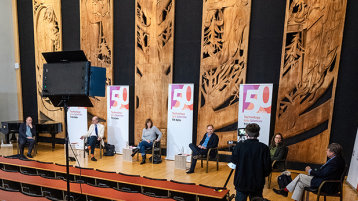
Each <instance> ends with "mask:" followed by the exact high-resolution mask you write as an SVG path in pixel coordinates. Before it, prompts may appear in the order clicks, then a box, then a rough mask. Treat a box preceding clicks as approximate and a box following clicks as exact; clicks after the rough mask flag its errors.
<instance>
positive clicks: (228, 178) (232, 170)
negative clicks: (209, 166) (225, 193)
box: [224, 169, 234, 188]
mask: <svg viewBox="0 0 358 201" xmlns="http://www.w3.org/2000/svg"><path fill="white" fill-rule="evenodd" d="M233 172H234V169H231V171H230V174H229V176H228V177H227V179H226V182H225V184H224V188H226V185H227V183H229V180H230V177H231V175H232V173H233Z"/></svg>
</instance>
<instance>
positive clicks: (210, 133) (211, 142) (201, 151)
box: [186, 124, 219, 174]
mask: <svg viewBox="0 0 358 201" xmlns="http://www.w3.org/2000/svg"><path fill="white" fill-rule="evenodd" d="M218 143H219V137H218V136H217V135H216V134H215V133H214V126H213V125H211V124H209V125H207V126H206V133H205V135H204V136H203V139H202V140H201V141H200V144H199V145H198V146H196V145H195V144H193V143H190V144H189V147H190V149H191V150H192V151H193V156H192V159H191V165H190V169H189V171H188V172H186V173H187V174H191V173H194V169H195V165H196V161H197V159H198V158H200V157H201V156H203V155H206V154H207V153H208V150H209V149H210V148H216V147H218ZM216 154H217V153H216V152H210V157H215V155H216Z"/></svg>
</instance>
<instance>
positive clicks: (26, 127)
mask: <svg viewBox="0 0 358 201" xmlns="http://www.w3.org/2000/svg"><path fill="white" fill-rule="evenodd" d="M35 136H36V129H35V125H33V124H32V118H31V117H26V121H25V122H24V123H22V124H20V128H19V148H20V158H26V157H25V156H24V147H25V144H26V142H28V143H29V149H28V151H27V157H29V158H32V155H31V152H32V149H33V148H34V145H35V138H34V137H35Z"/></svg>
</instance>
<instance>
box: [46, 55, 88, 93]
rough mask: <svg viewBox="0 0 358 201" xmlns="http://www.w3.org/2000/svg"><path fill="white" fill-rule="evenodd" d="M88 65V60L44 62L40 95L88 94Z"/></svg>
mask: <svg viewBox="0 0 358 201" xmlns="http://www.w3.org/2000/svg"><path fill="white" fill-rule="evenodd" d="M90 67H91V65H90V62H88V61H71V62H61V63H57V62H56V63H47V64H44V65H43V85H42V86H43V89H42V96H44V97H49V96H63V95H66V96H68V95H69V96H74V95H84V96H88V95H89V86H90Z"/></svg>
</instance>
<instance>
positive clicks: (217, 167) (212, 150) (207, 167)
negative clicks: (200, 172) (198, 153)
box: [198, 147, 219, 173]
mask: <svg viewBox="0 0 358 201" xmlns="http://www.w3.org/2000/svg"><path fill="white" fill-rule="evenodd" d="M218 150H219V149H218V147H214V148H210V149H209V150H208V154H207V155H203V156H202V157H200V158H198V160H201V168H203V160H205V161H206V173H208V172H209V161H210V159H211V158H210V154H211V153H212V152H215V157H214V158H213V159H214V160H215V161H216V171H219V153H218Z"/></svg>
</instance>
